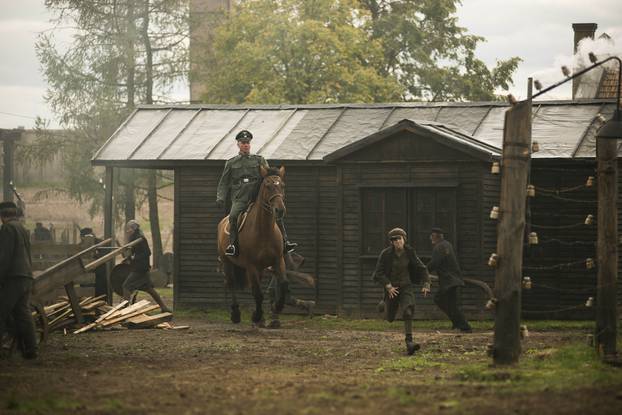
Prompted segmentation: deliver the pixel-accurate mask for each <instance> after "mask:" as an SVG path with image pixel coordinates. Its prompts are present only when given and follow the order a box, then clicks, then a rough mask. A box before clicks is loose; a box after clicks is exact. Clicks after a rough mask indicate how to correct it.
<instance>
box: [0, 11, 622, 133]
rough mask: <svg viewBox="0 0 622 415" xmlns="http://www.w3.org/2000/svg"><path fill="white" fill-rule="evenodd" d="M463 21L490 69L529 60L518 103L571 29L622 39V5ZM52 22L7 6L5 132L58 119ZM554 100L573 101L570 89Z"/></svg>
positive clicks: (547, 72) (552, 71) (559, 58)
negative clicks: (50, 61)
mask: <svg viewBox="0 0 622 415" xmlns="http://www.w3.org/2000/svg"><path fill="white" fill-rule="evenodd" d="M458 16H459V21H460V25H461V26H464V27H466V28H467V29H468V30H469V32H470V33H472V34H476V35H480V36H483V37H485V38H486V39H487V41H486V42H485V43H482V44H481V45H480V46H479V48H478V57H479V58H481V59H482V60H484V62H486V63H487V64H489V65H494V63H495V61H496V60H497V59H505V58H508V57H511V56H519V57H521V58H522V59H523V62H522V63H521V64H520V66H519V69H518V71H517V72H516V73H515V75H514V87H513V88H512V90H511V92H512V93H514V95H516V96H517V97H518V98H524V97H525V95H526V93H525V91H526V85H527V78H528V77H529V76H531V75H533V74H537V77H538V78H540V79H541V80H542V81H543V83H545V84H547V83H551V82H554V81H555V80H557V79H561V72H559V71H558V69H557V68H559V65H560V64H561V63H567V62H569V60H570V58H571V56H572V52H573V51H572V48H573V45H572V42H573V32H572V27H571V25H572V23H597V24H598V31H597V36H598V35H599V34H600V33H602V32H607V33H608V34H610V35H612V36H613V37H614V38H615V39H622V0H590V1H585V0H463V5H462V6H461V7H460V8H459V11H458ZM48 19H49V15H48V13H47V12H46V9H45V7H44V5H43V0H0V52H1V56H2V60H1V61H0V97H1V98H0V128H15V127H17V126H25V127H26V128H30V127H32V126H33V125H34V119H33V118H34V117H35V116H37V115H39V116H42V117H44V118H48V119H53V118H54V116H53V114H52V113H51V111H50V110H49V108H48V107H47V105H46V104H45V100H44V94H45V82H44V80H43V78H42V76H41V73H40V69H39V63H38V61H37V57H36V55H35V52H34V43H35V39H36V37H37V34H38V33H40V32H42V31H44V30H47V29H49V28H50V24H49V23H48ZM617 47H618V48H619V47H622V41H619V42H618V44H617ZM550 98H569V95H568V89H567V88H566V89H564V90H560V91H558V92H556V93H555V94H554V95H551V96H550ZM57 125H58V124H57V123H56V122H54V121H53V122H52V126H57Z"/></svg>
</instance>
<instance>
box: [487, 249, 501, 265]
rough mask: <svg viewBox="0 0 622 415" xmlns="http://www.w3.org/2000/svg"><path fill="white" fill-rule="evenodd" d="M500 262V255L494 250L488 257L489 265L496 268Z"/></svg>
mask: <svg viewBox="0 0 622 415" xmlns="http://www.w3.org/2000/svg"><path fill="white" fill-rule="evenodd" d="M498 262H499V255H497V254H495V253H494V252H493V253H492V254H490V258H488V266H489V267H492V268H496V267H497V263H498Z"/></svg>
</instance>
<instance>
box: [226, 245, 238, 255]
mask: <svg viewBox="0 0 622 415" xmlns="http://www.w3.org/2000/svg"><path fill="white" fill-rule="evenodd" d="M225 255H226V256H238V249H237V248H236V246H235V245H233V244H229V246H228V247H227V249H225Z"/></svg>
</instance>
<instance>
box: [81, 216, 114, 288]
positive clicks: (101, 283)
mask: <svg viewBox="0 0 622 415" xmlns="http://www.w3.org/2000/svg"><path fill="white" fill-rule="evenodd" d="M88 238H92V243H93V245H97V244H98V243H100V242H101V241H102V239H100V238H98V237H96V236H95V234H94V232H93V228H82V229H80V239H81V240H82V241H83V243H86V242H85V241H86V240H87V239H88ZM104 255H105V252H103V251H102V250H101V249H95V252H94V255H93V259H98V258H101V257H103V256H104ZM106 294H108V281H107V278H106V264H102V265H100V266H98V267H97V268H95V296H96V297H97V296H100V295H106Z"/></svg>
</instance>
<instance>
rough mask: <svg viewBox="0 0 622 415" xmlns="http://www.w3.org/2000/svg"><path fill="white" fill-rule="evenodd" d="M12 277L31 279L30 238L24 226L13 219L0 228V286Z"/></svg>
mask: <svg viewBox="0 0 622 415" xmlns="http://www.w3.org/2000/svg"><path fill="white" fill-rule="evenodd" d="M14 277H27V278H32V259H31V257H30V238H29V237H28V231H27V230H26V228H24V225H22V223H21V222H20V221H19V220H17V219H13V220H10V221H9V222H7V223H5V224H3V225H2V227H1V228H0V284H2V282H3V281H4V280H5V279H8V278H14Z"/></svg>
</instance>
